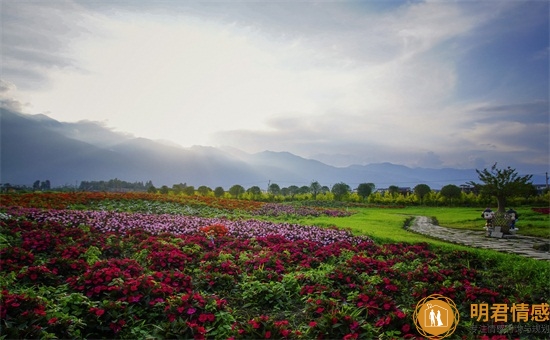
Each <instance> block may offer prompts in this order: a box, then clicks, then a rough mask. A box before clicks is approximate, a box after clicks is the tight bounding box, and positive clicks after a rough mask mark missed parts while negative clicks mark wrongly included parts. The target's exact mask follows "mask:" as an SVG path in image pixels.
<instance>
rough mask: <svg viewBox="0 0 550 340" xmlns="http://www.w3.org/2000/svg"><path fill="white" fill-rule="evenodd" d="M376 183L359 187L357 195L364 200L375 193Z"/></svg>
mask: <svg viewBox="0 0 550 340" xmlns="http://www.w3.org/2000/svg"><path fill="white" fill-rule="evenodd" d="M374 188H375V186H374V183H361V184H359V186H357V194H358V195H359V196H361V198H362V199H363V200H364V199H365V198H367V197H368V196H369V195H370V194H372V192H373V191H374Z"/></svg>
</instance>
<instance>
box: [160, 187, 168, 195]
mask: <svg viewBox="0 0 550 340" xmlns="http://www.w3.org/2000/svg"><path fill="white" fill-rule="evenodd" d="M168 192H170V188H168V186H166V185H163V186H161V187H160V193H161V194H163V195H167V194H168Z"/></svg>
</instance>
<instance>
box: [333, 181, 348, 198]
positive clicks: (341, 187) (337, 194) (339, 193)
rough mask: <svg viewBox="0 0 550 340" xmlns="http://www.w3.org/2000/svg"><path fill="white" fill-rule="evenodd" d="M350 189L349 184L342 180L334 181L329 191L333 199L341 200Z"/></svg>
mask: <svg viewBox="0 0 550 340" xmlns="http://www.w3.org/2000/svg"><path fill="white" fill-rule="evenodd" d="M350 191H351V188H350V186H349V185H347V184H346V183H344V182H340V183H336V184H334V185H333V186H332V189H331V190H330V192H332V194H333V195H334V199H335V200H337V201H341V200H342V199H343V198H344V197H345V196H347V195H348V194H349V193H350Z"/></svg>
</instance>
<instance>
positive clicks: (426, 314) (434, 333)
mask: <svg viewBox="0 0 550 340" xmlns="http://www.w3.org/2000/svg"><path fill="white" fill-rule="evenodd" d="M413 319H414V323H415V324H416V329H418V332H420V334H422V335H423V336H425V337H427V338H437V339H443V338H445V337H447V336H449V335H451V334H453V332H454V331H455V329H456V326H457V325H458V321H459V319H460V317H459V313H458V309H457V308H456V304H455V303H454V302H453V300H451V299H449V298H447V297H445V296H443V295H439V294H432V295H430V296H427V297H425V298H423V299H422V300H420V301H419V302H418V304H417V305H416V309H415V311H414V314H413Z"/></svg>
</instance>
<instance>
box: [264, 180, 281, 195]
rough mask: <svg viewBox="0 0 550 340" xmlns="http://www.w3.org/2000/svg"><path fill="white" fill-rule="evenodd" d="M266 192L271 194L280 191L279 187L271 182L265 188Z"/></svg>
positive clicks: (276, 193) (277, 193)
mask: <svg viewBox="0 0 550 340" xmlns="http://www.w3.org/2000/svg"><path fill="white" fill-rule="evenodd" d="M267 192H268V193H270V194H272V195H279V194H280V193H281V187H280V186H279V184H277V183H271V184H270V185H269V187H268V188H267Z"/></svg>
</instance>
